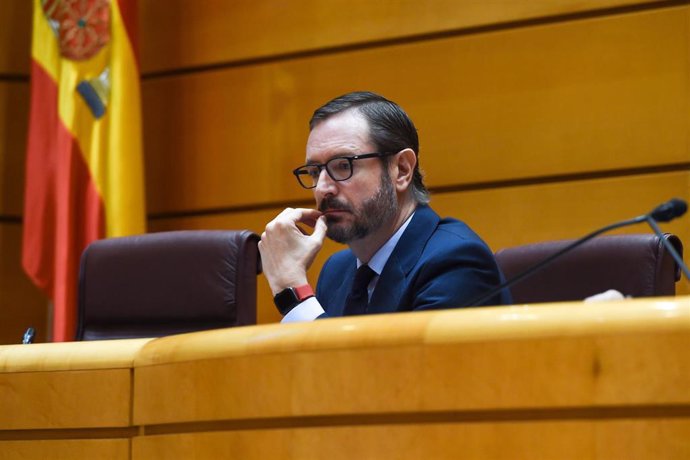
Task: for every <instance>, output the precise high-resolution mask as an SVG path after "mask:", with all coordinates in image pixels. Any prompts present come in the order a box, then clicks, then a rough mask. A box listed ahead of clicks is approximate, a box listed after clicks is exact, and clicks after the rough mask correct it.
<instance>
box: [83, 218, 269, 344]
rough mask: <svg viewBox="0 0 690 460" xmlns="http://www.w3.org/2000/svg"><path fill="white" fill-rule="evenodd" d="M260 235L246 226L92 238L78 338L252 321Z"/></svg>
mask: <svg viewBox="0 0 690 460" xmlns="http://www.w3.org/2000/svg"><path fill="white" fill-rule="evenodd" d="M258 241H259V237H258V235H256V234H255V233H252V232H250V231H246V230H243V231H212V230H209V231H207V230H198V231H175V232H161V233H150V234H146V235H139V236H131V237H123V238H112V239H106V240H100V241H96V242H94V243H92V244H91V245H89V246H88V247H87V248H86V250H85V251H84V253H83V254H82V258H81V267H80V273H79V323H78V326H77V334H76V340H101V339H117V338H135V337H160V336H164V335H169V334H177V333H183V332H190V331H199V330H204V329H213V328H221V327H231V326H242V325H248V324H255V323H256V276H257V274H258V273H260V272H261V264H260V258H259V254H258V248H257V243H258Z"/></svg>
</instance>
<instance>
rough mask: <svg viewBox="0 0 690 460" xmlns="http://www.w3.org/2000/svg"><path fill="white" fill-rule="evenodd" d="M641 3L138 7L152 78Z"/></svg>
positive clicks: (344, 1) (358, 1)
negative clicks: (195, 68) (210, 66)
mask: <svg viewBox="0 0 690 460" xmlns="http://www.w3.org/2000/svg"><path fill="white" fill-rule="evenodd" d="M663 3H664V2H659V1H644V0H599V1H593V0H587V1H572V0H556V1H549V2H515V1H509V0H499V1H492V2H477V1H472V0H460V1H457V0H435V1H434V2H422V3H420V2H417V1H414V0H387V1H385V2H371V1H368V0H355V1H352V0H330V1H328V2H323V1H319V0H297V1H291V2H282V1H278V0H272V1H271V0H269V1H262V2H254V1H251V0H235V1H232V2H225V1H221V0H212V1H205V2H204V3H203V6H199V5H197V4H195V3H189V2H188V1H186V0H168V1H165V2H157V1H144V2H139V5H140V15H141V23H142V24H143V27H141V28H140V33H141V36H142V40H141V54H142V60H141V62H142V70H143V71H144V72H152V71H153V72H155V71H161V70H168V69H179V68H183V67H190V66H202V65H208V64H213V63H219V62H228V61H230V62H232V61H241V60H246V59H252V58H258V57H266V56H273V55H281V54H286V53H294V52H302V51H306V50H317V49H320V48H329V47H338V46H344V45H351V44H357V43H366V42H372V41H381V40H391V39H400V38H404V37H411V36H416V35H420V34H422V35H423V34H434V33H439V32H444V31H449V30H459V29H467V28H473V27H475V28H476V27H481V26H487V25H489V26H490V25H495V24H501V23H509V22H515V21H521V20H526V19H534V18H541V17H548V16H557V15H564V14H571V13H584V12H588V11H596V10H600V9H605V8H611V7H626V6H635V5H644V4H648V5H655V4H656V5H660V4H663Z"/></svg>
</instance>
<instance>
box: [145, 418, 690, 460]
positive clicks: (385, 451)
mask: <svg viewBox="0 0 690 460" xmlns="http://www.w3.org/2000/svg"><path fill="white" fill-rule="evenodd" d="M689 432H690V422H688V421H687V419H681V420H679V419H675V418H667V419H663V418H661V419H659V418H650V419H647V420H634V421H623V420H614V421H608V420H607V421H592V420H583V421H568V420H556V421H534V422H530V423H525V422H524V421H503V422H500V423H462V422H460V423H434V424H399V425H385V426H377V425H370V426H339V427H327V428H323V427H312V428H302V429H300V428H295V429H274V430H263V431H262V430H246V431H224V432H208V433H194V434H180V435H165V436H150V437H143V438H135V439H134V440H133V442H132V452H133V456H132V457H133V458H135V459H148V458H151V459H153V458H160V459H163V458H182V457H185V458H203V457H208V458H211V457H213V458H242V459H247V460H254V459H255V460H263V459H267V458H275V459H278V458H280V459H295V460H297V459H306V458H327V459H337V460H339V459H342V460H351V459H354V458H357V459H382V458H385V459H400V460H403V459H405V460H407V459H409V460H419V459H425V458H428V459H439V460H441V459H458V458H462V459H470V460H479V459H481V460H487V459H490V460H534V459H559V460H584V459H601V460H604V459H607V460H619V459H659V458H664V459H678V460H681V459H686V458H688V456H690V445H689V443H688V442H687V437H688V433H689Z"/></svg>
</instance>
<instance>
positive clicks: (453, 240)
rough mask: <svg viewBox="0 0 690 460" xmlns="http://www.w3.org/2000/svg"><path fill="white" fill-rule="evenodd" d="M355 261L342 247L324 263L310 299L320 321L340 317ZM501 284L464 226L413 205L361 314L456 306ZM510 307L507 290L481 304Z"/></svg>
mask: <svg viewBox="0 0 690 460" xmlns="http://www.w3.org/2000/svg"><path fill="white" fill-rule="evenodd" d="M356 270H357V260H356V258H355V256H354V254H353V253H352V251H351V250H349V249H347V250H344V251H340V252H338V253H336V254H334V255H332V256H331V257H330V258H329V259H328V260H327V261H326V263H325V264H324V266H323V269H322V270H321V274H320V275H319V281H318V284H317V286H316V298H317V299H318V300H319V302H320V303H321V306H322V307H323V308H324V310H325V312H326V313H325V314H324V315H322V316H321V317H328V316H342V315H343V309H344V307H345V299H346V298H347V295H348V293H349V292H350V288H351V287H352V281H353V279H354V276H355V271H356ZM502 281H503V275H502V274H501V272H500V270H499V268H498V266H497V265H496V261H495V259H494V256H493V253H492V252H491V250H490V249H489V247H488V246H487V245H486V244H485V243H484V242H483V241H482V240H481V238H479V236H477V234H476V233H474V232H473V231H472V230H471V229H470V228H469V227H468V226H467V225H466V224H465V223H463V222H460V221H459V220H456V219H450V218H446V219H441V218H439V216H438V215H437V214H436V213H435V212H434V211H433V210H432V209H431V208H430V207H428V206H419V207H418V208H417V211H416V212H415V214H414V216H413V217H412V220H411V221H410V223H409V225H408V226H407V228H406V229H405V232H404V233H403V234H402V237H401V238H400V240H399V241H398V244H397V245H396V246H395V249H393V253H392V254H391V256H390V258H389V259H388V262H386V265H385V266H384V268H383V271H382V272H381V275H380V277H379V279H378V282H377V283H376V288H375V289H374V292H373V293H372V296H371V300H370V302H369V308H368V311H367V313H386V312H395V311H409V310H430V309H438V308H453V307H461V306H463V305H465V304H466V303H467V302H469V301H471V300H472V299H473V298H474V297H476V296H479V295H480V294H483V293H486V292H488V291H489V290H490V289H491V288H493V287H496V286H498V285H499V284H500V283H501V282H502ZM509 303H511V299H510V294H509V293H508V290H507V289H504V290H503V292H502V293H501V294H499V295H497V296H496V297H494V298H492V299H490V300H489V301H487V302H486V305H500V304H509Z"/></svg>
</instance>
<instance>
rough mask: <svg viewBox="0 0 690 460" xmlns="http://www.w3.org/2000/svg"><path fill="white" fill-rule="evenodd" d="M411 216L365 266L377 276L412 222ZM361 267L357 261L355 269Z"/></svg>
mask: <svg viewBox="0 0 690 460" xmlns="http://www.w3.org/2000/svg"><path fill="white" fill-rule="evenodd" d="M412 216H414V212H413V213H412V214H410V217H408V218H407V220H406V221H405V222H403V224H402V225H401V226H400V228H399V229H398V230H397V231H396V232H395V233H393V236H391V237H390V238H389V239H388V241H386V242H385V243H384V245H383V246H381V248H380V249H379V250H378V251H376V254H374V255H373V257H372V258H371V260H370V261H369V263H368V264H367V265H369V267H370V268H371V269H372V270H374V271H375V272H376V274H377V275H381V272H382V271H383V267H385V266H386V262H388V259H389V258H390V256H391V254H392V253H393V249H395V246H396V245H397V244H398V241H400V237H401V236H402V234H403V233H404V232H405V229H406V228H407V226H408V225H409V223H410V221H411V220H412ZM361 265H362V261H361V260H359V259H357V268H359V267H360V266H361Z"/></svg>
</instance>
